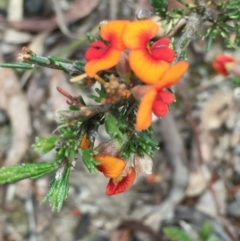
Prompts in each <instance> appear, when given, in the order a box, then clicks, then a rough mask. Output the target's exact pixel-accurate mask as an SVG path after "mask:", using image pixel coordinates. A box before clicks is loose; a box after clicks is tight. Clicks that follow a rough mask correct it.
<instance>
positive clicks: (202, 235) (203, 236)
mask: <svg viewBox="0 0 240 241" xmlns="http://www.w3.org/2000/svg"><path fill="white" fill-rule="evenodd" d="M163 232H164V234H165V235H166V236H167V237H168V238H169V239H170V241H193V240H192V239H191V237H190V236H189V235H188V233H187V232H186V231H185V230H183V229H182V228H177V227H166V228H164V229H163ZM198 241H218V238H217V237H216V236H215V235H214V234H213V230H212V226H211V225H210V224H209V223H208V222H204V223H203V225H202V227H201V229H200V231H199V232H198Z"/></svg>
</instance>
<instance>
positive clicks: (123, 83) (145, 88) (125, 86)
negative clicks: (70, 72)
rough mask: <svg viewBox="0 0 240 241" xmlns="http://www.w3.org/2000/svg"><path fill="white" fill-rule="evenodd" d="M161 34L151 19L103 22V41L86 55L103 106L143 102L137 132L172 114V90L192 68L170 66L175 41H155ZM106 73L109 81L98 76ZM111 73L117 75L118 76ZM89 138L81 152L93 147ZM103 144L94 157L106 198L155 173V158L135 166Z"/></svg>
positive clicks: (146, 158)
mask: <svg viewBox="0 0 240 241" xmlns="http://www.w3.org/2000/svg"><path fill="white" fill-rule="evenodd" d="M158 30H159V26H158V25H157V24H156V23H155V22H153V21H152V20H146V19H144V20H139V21H133V22H131V21H124V20H115V21H110V22H107V23H102V24H101V26H100V30H99V38H98V39H96V40H95V41H94V42H92V43H91V44H90V47H89V48H88V49H87V51H86V53H85V58H86V65H85V72H86V74H85V76H88V78H94V79H96V80H97V81H99V82H100V83H101V84H102V86H103V87H104V88H105V92H106V98H105V99H104V102H103V103H104V104H115V103H117V102H118V101H120V100H121V99H127V98H129V97H130V96H133V97H134V98H135V99H136V100H137V101H139V102H140V103H139V106H138V111H137V115H136V127H135V128H136V130H137V131H143V130H147V129H148V128H149V127H150V126H151V122H152V113H154V114H155V115H156V116H158V117H164V116H165V115H166V114H167V113H168V105H170V104H171V103H172V102H173V101H174V99H175V98H174V95H173V93H172V92H171V91H169V88H170V87H172V85H174V84H175V83H177V82H178V81H179V79H180V78H181V76H182V75H183V74H184V73H185V72H186V70H187V68H188V64H187V62H185V61H181V62H178V63H176V64H171V63H172V62H173V60H174V59H175V53H174V51H173V49H172V47H171V42H170V39H168V38H161V39H159V40H156V41H155V42H153V41H152V39H153V38H154V37H155V36H156V35H157V32H158ZM101 71H105V73H106V71H107V72H108V73H110V74H111V75H110V78H109V79H108V80H109V81H108V82H106V81H105V80H104V79H102V78H101V77H100V76H99V75H101ZM112 73H116V77H114V76H112ZM118 81H119V82H118ZM84 138H85V139H84V140H83V141H82V143H81V144H80V147H81V148H86V147H87V146H88V142H87V139H86V137H85V136H84ZM111 141H113V140H111ZM101 145H102V147H104V148H96V149H95V150H96V151H97V154H94V155H93V157H94V158H95V159H96V160H97V161H98V162H99V164H98V165H97V164H96V168H97V169H98V170H99V171H100V172H102V173H103V174H104V175H105V176H106V177H108V178H110V180H109V182H108V184H107V188H106V193H107V195H114V194H118V193H121V192H124V191H125V190H127V189H128V188H129V187H130V186H131V185H132V184H133V182H134V180H135V177H136V174H138V173H140V172H145V173H148V174H151V168H152V159H151V158H150V157H149V156H148V155H146V154H144V155H141V156H139V155H138V154H137V153H135V154H134V156H133V157H132V159H133V161H129V160H128V161H126V160H125V161H124V160H122V159H121V154H120V153H118V152H116V151H113V149H114V150H115V149H116V148H113V149H112V148H110V149H111V151H106V149H108V148H109V146H111V145H112V144H110V143H107V144H103V143H102V144H100V146H101ZM117 149H118V148H117ZM118 150H119V149H118Z"/></svg>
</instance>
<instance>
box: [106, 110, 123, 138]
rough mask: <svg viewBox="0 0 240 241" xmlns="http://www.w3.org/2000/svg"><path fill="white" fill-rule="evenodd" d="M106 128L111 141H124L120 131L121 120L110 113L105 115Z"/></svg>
mask: <svg viewBox="0 0 240 241" xmlns="http://www.w3.org/2000/svg"><path fill="white" fill-rule="evenodd" d="M105 128H106V132H107V133H108V134H109V136H110V137H111V139H117V140H118V141H121V140H122V138H123V134H122V132H121V131H120V130H119V120H117V119H116V118H115V117H114V116H113V115H112V114H110V113H107V114H106V115H105Z"/></svg>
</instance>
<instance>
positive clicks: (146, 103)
mask: <svg viewBox="0 0 240 241" xmlns="http://www.w3.org/2000/svg"><path fill="white" fill-rule="evenodd" d="M156 96H157V90H156V89H155V88H152V89H150V90H149V91H148V92H147V93H146V94H145V95H144V96H143V98H142V100H141V102H140V104H139V107H138V112H137V120H136V129H137V130H138V131H141V130H145V129H147V128H149V126H150V125H151V123H152V105H153V102H154V100H155V98H156Z"/></svg>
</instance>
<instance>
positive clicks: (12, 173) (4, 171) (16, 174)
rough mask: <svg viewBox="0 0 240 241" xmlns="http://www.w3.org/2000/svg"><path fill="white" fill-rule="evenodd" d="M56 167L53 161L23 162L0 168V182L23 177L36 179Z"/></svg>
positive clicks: (14, 180)
mask: <svg viewBox="0 0 240 241" xmlns="http://www.w3.org/2000/svg"><path fill="white" fill-rule="evenodd" d="M57 167H58V164H57V163H56V162H55V161H53V162H38V163H23V164H20V165H15V166H7V167H2V168H0V184H5V183H10V182H16V181H19V180H22V179H25V178H32V179H36V178H39V177H41V176H44V175H46V174H48V173H50V172H52V171H54V170H55V169H56V168H57Z"/></svg>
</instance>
